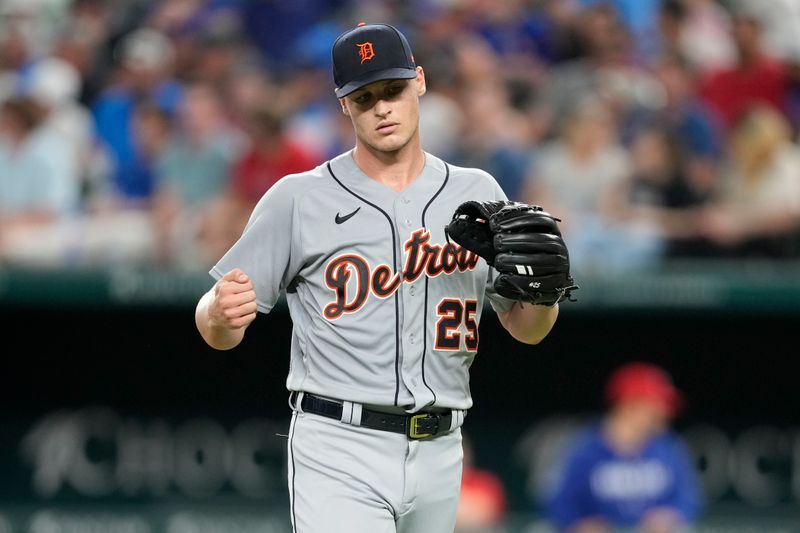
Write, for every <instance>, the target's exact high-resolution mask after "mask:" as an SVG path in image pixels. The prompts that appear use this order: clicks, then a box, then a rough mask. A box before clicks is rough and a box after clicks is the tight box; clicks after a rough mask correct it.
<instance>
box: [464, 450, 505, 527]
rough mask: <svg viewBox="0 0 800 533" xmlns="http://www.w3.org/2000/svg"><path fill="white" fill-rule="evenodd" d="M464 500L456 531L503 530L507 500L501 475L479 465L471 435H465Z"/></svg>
mask: <svg viewBox="0 0 800 533" xmlns="http://www.w3.org/2000/svg"><path fill="white" fill-rule="evenodd" d="M462 447H463V449H464V462H463V470H462V474H461V500H460V501H459V503H458V510H457V512H456V527H455V530H454V533H500V531H502V530H503V529H502V527H503V525H504V523H505V519H506V512H507V510H508V500H507V495H506V490H505V487H504V486H503V482H502V481H501V479H500V476H498V475H497V474H495V473H494V472H492V471H490V470H486V469H484V468H481V467H479V466H477V465H476V462H475V450H474V448H473V444H472V439H470V438H469V436H467V435H463V436H462Z"/></svg>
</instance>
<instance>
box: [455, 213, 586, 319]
mask: <svg viewBox="0 0 800 533" xmlns="http://www.w3.org/2000/svg"><path fill="white" fill-rule="evenodd" d="M557 222H560V219H557V218H555V217H553V216H552V215H551V214H550V213H547V212H546V211H544V210H543V209H542V208H541V207H539V206H538V205H528V204H524V203H520V202H511V201H493V202H477V201H471V202H464V203H463V204H461V205H460V206H459V207H458V209H456V212H455V213H454V214H453V218H452V220H451V221H450V223H449V224H448V225H447V227H446V228H445V232H446V234H447V236H448V238H450V239H452V240H454V241H455V242H456V243H458V244H460V245H461V246H462V247H464V248H466V249H468V250H470V251H472V252H475V253H476V254H478V255H479V256H481V257H483V258H484V259H485V260H486V262H487V263H489V264H490V265H491V266H493V267H494V268H495V269H497V271H498V272H500V274H499V275H498V277H497V279H496V280H495V283H494V288H495V290H496V291H497V293H498V294H500V295H502V296H505V297H507V298H511V299H514V300H519V301H523V302H528V303H532V304H537V305H550V306H551V305H554V304H556V303H557V302H561V301H563V300H565V299H571V298H570V296H571V293H572V291H574V290H576V289H578V288H579V287H578V286H577V285H576V284H575V282H574V280H573V279H572V277H571V276H570V274H569V253H568V251H567V246H566V244H564V240H563V239H562V238H561V231H560V230H559V229H558V224H557Z"/></svg>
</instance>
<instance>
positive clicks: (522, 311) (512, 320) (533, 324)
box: [498, 303, 558, 344]
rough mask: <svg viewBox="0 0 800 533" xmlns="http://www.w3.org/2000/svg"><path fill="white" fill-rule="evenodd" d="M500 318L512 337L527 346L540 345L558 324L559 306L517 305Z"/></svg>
mask: <svg viewBox="0 0 800 533" xmlns="http://www.w3.org/2000/svg"><path fill="white" fill-rule="evenodd" d="M498 316H499V318H500V323H501V324H502V325H503V327H504V328H506V330H507V331H508V332H509V333H510V334H511V336H512V337H514V338H515V339H517V340H518V341H520V342H524V343H525V344H539V343H540V342H541V341H542V340H543V339H544V338H545V337H546V336H547V334H548V333H550V330H551V329H553V325H554V324H555V323H556V318H558V304H555V305H553V306H552V307H549V306H546V305H532V304H523V303H517V304H514V307H512V308H511V310H510V311H508V312H506V313H499V314H498Z"/></svg>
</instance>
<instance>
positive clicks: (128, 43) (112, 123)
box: [92, 27, 183, 208]
mask: <svg viewBox="0 0 800 533" xmlns="http://www.w3.org/2000/svg"><path fill="white" fill-rule="evenodd" d="M117 46H118V48H116V50H117V52H118V53H119V59H120V64H119V68H118V69H117V70H115V71H114V72H113V73H112V76H111V78H110V83H109V85H108V86H106V88H105V89H104V90H103V91H102V92H101V93H100V94H99V95H98V97H97V99H96V100H95V101H94V102H93V103H92V113H93V116H94V119H95V128H96V132H97V136H98V140H99V141H100V143H101V144H102V146H103V147H104V149H105V150H106V151H107V153H108V156H109V159H110V161H111V164H112V168H111V172H110V175H109V176H108V179H109V183H108V185H109V187H108V188H107V190H108V193H109V194H108V195H107V196H106V197H105V198H103V201H104V202H105V203H107V204H110V206H111V207H112V208H117V207H134V208H135V207H140V208H149V205H150V201H151V195H152V192H153V180H152V174H151V173H149V172H148V171H147V170H148V169H147V168H144V167H142V166H141V164H140V162H141V161H140V160H139V155H138V154H137V147H136V140H135V132H134V124H133V122H134V115H135V111H136V109H137V107H138V106H139V104H140V103H141V102H143V101H148V102H153V103H154V104H155V105H156V106H158V107H159V108H160V109H161V110H163V111H164V112H165V113H167V114H169V115H170V116H172V115H174V113H175V111H176V109H177V107H178V105H179V103H180V102H181V100H182V98H183V84H182V83H181V82H180V81H178V80H177V79H175V78H174V77H173V75H172V67H173V58H174V47H173V45H172V43H171V41H170V40H169V38H167V37H166V36H165V35H163V34H162V33H160V32H158V31H156V30H154V29H152V28H145V27H143V28H138V29H136V30H134V31H133V32H131V33H129V34H128V35H126V36H125V37H124V38H123V39H122V41H121V42H120V43H119V44H118V45H117Z"/></svg>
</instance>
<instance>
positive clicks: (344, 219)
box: [336, 207, 361, 224]
mask: <svg viewBox="0 0 800 533" xmlns="http://www.w3.org/2000/svg"><path fill="white" fill-rule="evenodd" d="M360 210H361V207H357V208H356V210H355V211H353V212H352V213H350V214H349V215H345V216H339V213H336V223H337V224H344V223H345V222H347V221H348V220H350V219H351V218H352V217H353V215H355V214H356V213H358V212H359V211H360Z"/></svg>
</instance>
